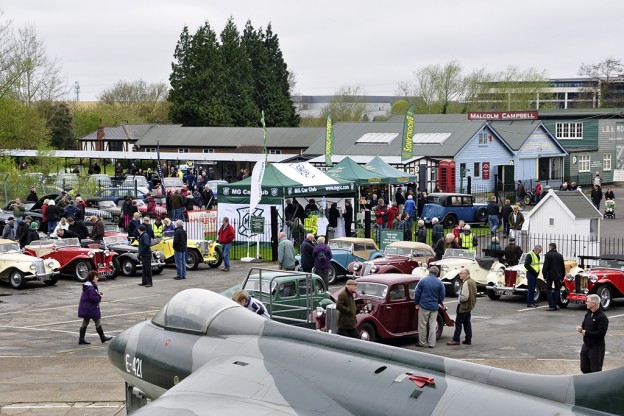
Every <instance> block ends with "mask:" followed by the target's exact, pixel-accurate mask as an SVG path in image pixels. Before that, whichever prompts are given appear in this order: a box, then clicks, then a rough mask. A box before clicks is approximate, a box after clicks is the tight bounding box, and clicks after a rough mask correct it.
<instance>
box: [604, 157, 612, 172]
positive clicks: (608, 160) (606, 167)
mask: <svg viewBox="0 0 624 416" xmlns="http://www.w3.org/2000/svg"><path fill="white" fill-rule="evenodd" d="M602 170H611V153H605V154H603V155H602Z"/></svg>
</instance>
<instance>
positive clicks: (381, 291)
mask: <svg viewBox="0 0 624 416" xmlns="http://www.w3.org/2000/svg"><path fill="white" fill-rule="evenodd" d="M356 291H357V293H358V295H361V296H373V297H376V298H385V297H386V293H388V285H384V284H381V283H370V282H358V284H357V288H356Z"/></svg>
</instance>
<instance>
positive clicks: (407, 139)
mask: <svg viewBox="0 0 624 416" xmlns="http://www.w3.org/2000/svg"><path fill="white" fill-rule="evenodd" d="M413 137H414V104H412V105H410V108H408V109H407V113H406V114H405V122H404V123H403V143H402V147H401V162H402V161H404V160H408V159H411V158H412V157H414V141H413Z"/></svg>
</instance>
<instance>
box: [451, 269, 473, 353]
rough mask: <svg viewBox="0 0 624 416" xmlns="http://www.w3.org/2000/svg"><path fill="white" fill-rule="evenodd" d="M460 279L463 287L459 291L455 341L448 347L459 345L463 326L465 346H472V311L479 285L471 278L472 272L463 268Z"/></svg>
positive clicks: (460, 271)
mask: <svg viewBox="0 0 624 416" xmlns="http://www.w3.org/2000/svg"><path fill="white" fill-rule="evenodd" d="M459 278H460V279H461V281H462V286H461V289H460V291H459V304H458V305H457V317H456V318H455V333H454V334H453V339H452V340H451V341H449V342H447V343H446V345H459V344H460V342H459V339H460V338H461V331H462V326H463V327H464V335H465V338H464V341H463V343H464V344H465V345H470V344H472V323H471V322H470V318H471V314H472V310H473V309H474V307H475V304H476V303H477V284H476V283H475V281H474V280H472V279H471V278H470V270H468V269H464V268H461V269H460V270H459Z"/></svg>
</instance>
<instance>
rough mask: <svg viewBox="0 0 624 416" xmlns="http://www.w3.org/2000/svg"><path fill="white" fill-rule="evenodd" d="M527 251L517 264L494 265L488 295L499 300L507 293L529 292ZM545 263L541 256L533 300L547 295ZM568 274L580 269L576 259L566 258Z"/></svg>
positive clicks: (536, 300) (519, 293)
mask: <svg viewBox="0 0 624 416" xmlns="http://www.w3.org/2000/svg"><path fill="white" fill-rule="evenodd" d="M526 256H527V253H523V254H522V256H521V257H520V261H519V263H518V265H516V266H505V264H503V263H496V264H495V265H494V266H492V269H493V271H492V272H491V273H490V274H489V276H488V278H487V280H488V285H487V287H486V288H485V289H486V290H487V295H488V297H489V298H490V299H492V300H498V299H500V297H501V296H503V295H505V296H507V295H523V296H526V292H527V287H528V284H527V279H526V269H525V268H524V261H525V260H526ZM543 265H544V256H540V273H539V275H538V276H537V284H536V285H535V292H534V294H533V302H534V303H537V302H539V301H540V299H542V298H543V297H544V296H545V295H546V280H545V279H544V276H543V275H542V267H543ZM564 265H565V271H566V274H567V273H570V271H571V270H573V269H574V270H578V267H577V266H578V264H577V262H576V260H564Z"/></svg>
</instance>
